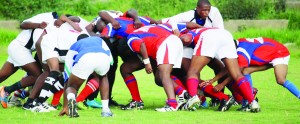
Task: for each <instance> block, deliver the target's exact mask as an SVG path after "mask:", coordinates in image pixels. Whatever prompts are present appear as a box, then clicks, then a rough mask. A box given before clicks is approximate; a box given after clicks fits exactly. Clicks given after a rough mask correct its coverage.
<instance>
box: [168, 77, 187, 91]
mask: <svg viewBox="0 0 300 124" xmlns="http://www.w3.org/2000/svg"><path fill="white" fill-rule="evenodd" d="M171 78H172V79H173V80H174V82H175V83H176V84H177V85H179V86H180V87H182V88H183V89H186V88H185V86H184V85H183V84H182V82H181V81H180V80H179V79H178V78H177V77H176V76H173V75H171Z"/></svg>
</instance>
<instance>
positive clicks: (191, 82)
mask: <svg viewBox="0 0 300 124" xmlns="http://www.w3.org/2000/svg"><path fill="white" fill-rule="evenodd" d="M198 84H199V80H198V79H196V78H189V79H188V80H187V89H188V92H189V94H190V95H191V96H195V95H197V90H198Z"/></svg>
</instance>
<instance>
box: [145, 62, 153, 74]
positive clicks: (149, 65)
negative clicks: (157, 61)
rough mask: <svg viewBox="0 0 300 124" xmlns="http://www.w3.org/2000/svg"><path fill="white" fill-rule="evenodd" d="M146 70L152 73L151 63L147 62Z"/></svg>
mask: <svg viewBox="0 0 300 124" xmlns="http://www.w3.org/2000/svg"><path fill="white" fill-rule="evenodd" d="M145 70H146V72H147V74H151V73H152V67H151V64H145Z"/></svg>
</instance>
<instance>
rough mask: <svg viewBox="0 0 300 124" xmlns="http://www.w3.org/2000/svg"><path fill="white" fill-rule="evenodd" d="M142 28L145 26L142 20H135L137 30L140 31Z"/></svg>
mask: <svg viewBox="0 0 300 124" xmlns="http://www.w3.org/2000/svg"><path fill="white" fill-rule="evenodd" d="M142 26H143V23H142V22H141V20H140V19H136V20H134V22H133V27H134V28H135V29H138V28H140V27H142Z"/></svg>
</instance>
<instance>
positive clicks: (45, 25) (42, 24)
mask: <svg viewBox="0 0 300 124" xmlns="http://www.w3.org/2000/svg"><path fill="white" fill-rule="evenodd" d="M46 27H47V23H46V22H42V23H40V24H39V28H41V29H44V28H46Z"/></svg>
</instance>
